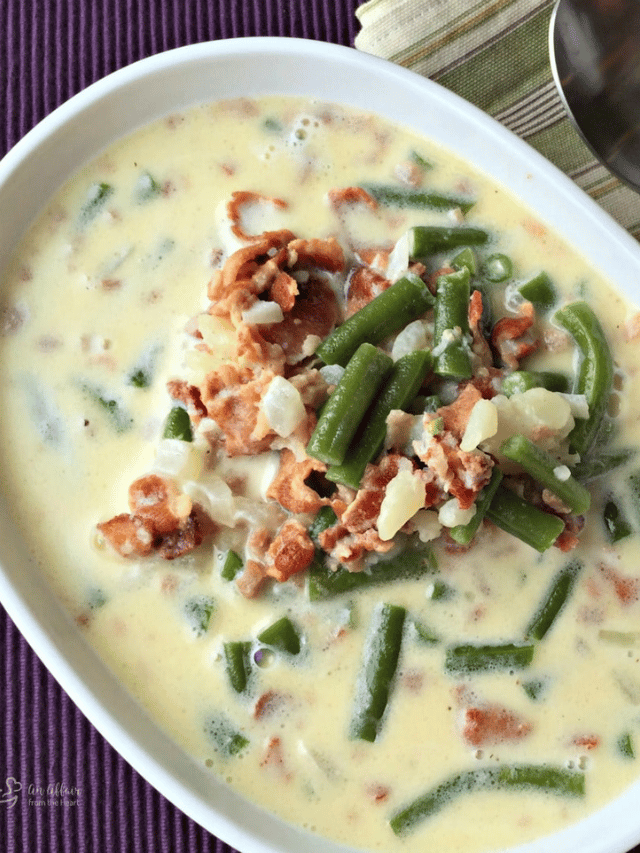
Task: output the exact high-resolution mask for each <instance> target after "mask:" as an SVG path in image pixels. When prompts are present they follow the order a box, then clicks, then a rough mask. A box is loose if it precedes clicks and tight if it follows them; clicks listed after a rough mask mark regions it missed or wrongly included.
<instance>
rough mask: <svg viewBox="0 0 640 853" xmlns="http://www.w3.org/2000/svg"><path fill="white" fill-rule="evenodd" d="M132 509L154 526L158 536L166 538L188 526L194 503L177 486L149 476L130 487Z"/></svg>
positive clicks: (141, 478)
mask: <svg viewBox="0 0 640 853" xmlns="http://www.w3.org/2000/svg"><path fill="white" fill-rule="evenodd" d="M129 509H130V510H131V512H132V513H133V515H135V516H137V517H138V518H140V519H143V521H144V522H145V524H148V525H149V526H150V529H151V530H153V532H154V535H156V536H163V535H164V534H166V533H171V532H172V531H174V530H176V529H178V528H180V527H181V526H183V525H184V524H185V522H186V520H187V518H188V517H189V514H190V513H191V509H192V503H191V499H190V498H189V497H188V496H187V495H185V494H184V493H183V492H181V491H180V489H178V487H177V486H176V485H175V483H172V482H171V481H170V480H166V479H165V478H164V477H159V476H158V475H157V474H147V475H146V476H144V477H139V478H138V479H137V480H134V482H133V483H132V484H131V485H130V486H129Z"/></svg>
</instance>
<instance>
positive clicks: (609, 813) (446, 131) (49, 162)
mask: <svg viewBox="0 0 640 853" xmlns="http://www.w3.org/2000/svg"><path fill="white" fill-rule="evenodd" d="M262 94H290V95H304V96H309V97H314V98H318V99H321V100H326V101H333V102H339V103H343V104H348V105H352V106H355V107H359V108H361V109H365V110H371V111H374V112H378V113H380V114H381V115H383V116H385V117H387V118H389V119H391V120H393V121H396V122H400V123H402V124H405V125H408V126H410V127H412V128H413V129H415V130H417V131H419V132H422V133H424V134H425V135H427V136H429V137H431V138H433V139H434V140H435V141H436V142H438V143H440V144H442V145H444V146H446V147H447V148H449V149H451V150H452V151H453V152H455V153H456V154H457V155H459V156H461V157H463V158H465V159H466V160H468V161H469V162H470V163H472V164H473V165H474V166H475V167H476V168H479V169H481V170H482V171H484V172H486V173H488V174H489V175H490V176H491V177H493V178H494V179H495V180H497V181H499V182H500V183H502V184H505V185H506V186H507V187H508V188H510V189H511V190H512V191H513V192H514V193H515V194H516V195H517V196H519V197H520V198H521V199H522V200H523V202H524V203H525V204H527V205H528V206H529V207H531V208H532V209H534V210H535V211H536V213H537V215H538V216H539V217H540V218H542V219H543V220H545V221H546V222H547V224H548V225H549V226H551V227H552V228H554V229H555V230H556V231H558V232H559V233H560V234H561V235H563V236H564V237H565V238H566V239H567V240H568V241H569V242H570V243H571V244H572V245H574V246H575V247H576V248H577V249H578V250H579V251H580V252H581V253H582V254H583V255H584V256H585V257H586V258H587V259H588V260H589V261H590V262H591V263H592V264H593V265H594V266H595V267H597V268H599V269H600V270H602V271H603V272H604V273H606V275H607V276H608V277H609V278H610V279H611V280H613V281H614V282H615V283H617V285H618V286H619V288H620V289H621V290H622V291H624V292H625V293H626V294H627V295H629V296H630V297H631V298H632V299H634V300H635V301H636V302H638V301H640V289H639V285H638V283H639V282H640V247H639V246H638V244H637V243H636V242H635V241H634V240H633V239H632V238H630V237H629V236H628V235H627V234H626V233H625V232H624V231H623V230H622V229H621V228H619V226H617V225H616V224H615V223H614V222H613V220H611V219H610V218H609V216H608V215H607V214H606V213H604V212H603V211H602V210H601V209H600V208H599V207H597V205H596V204H595V203H594V202H592V201H591V200H590V199H589V198H588V197H587V196H586V195H585V194H584V193H583V192H582V191H581V190H579V189H577V188H576V187H575V185H574V184H573V183H572V182H571V181H570V180H569V179H568V178H566V177H565V176H564V175H562V174H561V173H560V172H559V171H558V170H557V169H556V168H555V167H553V166H552V165H551V164H549V163H548V162H547V161H546V160H544V159H543V158H542V157H540V156H539V155H538V154H537V153H536V152H535V151H533V150H532V149H531V148H529V147H528V146H527V145H526V144H524V143H523V142H521V141H520V140H519V139H517V138H516V137H515V136H513V135H512V134H511V133H510V132H508V131H506V130H505V129H504V128H502V127H501V126H500V125H498V124H497V123H495V122H494V121H493V120H492V119H490V118H488V117H487V116H486V115H485V114H484V113H482V112H480V111H479V110H477V109H476V108H474V107H472V106H470V105H469V104H467V103H465V102H464V101H462V100H461V99H460V98H458V97H456V96H454V95H452V94H451V93H450V92H448V91H446V90H445V89H443V88H441V87H439V86H437V85H436V84H434V83H432V82H431V81H428V80H425V79H424V78H422V77H419V76H417V75H415V74H413V73H412V72H409V71H406V70H405V69H402V68H400V67H398V66H395V65H393V64H391V63H388V62H385V61H383V60H379V59H376V58H373V57H370V56H367V55H364V54H362V53H359V52H357V51H355V50H352V49H349V48H344V47H339V46H335V45H328V44H323V43H319V42H312V41H304V40H298V39H275V38H251V39H232V40H228V41H219V42H212V43H205V44H198V45H193V46H190V47H185V48H179V49H178V50H174V51H170V52H168V53H165V54H159V55H157V56H153V57H151V58H149V59H145V60H142V61H141V62H138V63H135V64H134V65H131V66H129V67H127V68H124V69H122V70H120V71H118V72H116V73H115V74H112V75H110V76H109V77H107V78H105V79H104V80H102V81H100V82H98V83H96V84H94V85H93V86H90V87H89V88H88V89H86V90H85V91H83V92H81V93H80V94H78V95H77V96H76V97H74V98H73V99H72V100H71V101H69V102H68V103H66V104H64V105H63V106H61V107H60V108H59V109H57V110H56V111H55V112H54V113H52V114H51V115H50V116H48V117H47V118H46V119H45V120H44V121H43V122H41V124H39V125H38V126H37V127H36V128H35V129H34V130H32V131H31V132H30V133H29V134H28V135H27V136H26V137H25V138H24V139H23V140H21V142H20V143H19V144H18V145H17V146H16V147H15V148H14V149H13V150H12V151H11V152H9V154H8V155H7V156H6V157H5V158H4V160H3V161H2V162H0V222H2V229H0V268H1V267H2V266H3V265H4V264H5V262H6V259H7V257H8V256H9V254H10V253H11V252H12V250H13V247H14V246H15V244H16V242H17V240H18V239H19V238H20V236H21V235H22V234H23V232H24V231H25V229H26V227H27V226H28V224H29V223H30V221H31V220H32V219H33V217H34V216H35V214H36V213H37V212H38V210H39V208H40V206H41V203H42V201H43V199H46V198H47V197H48V196H50V195H51V194H52V193H53V192H54V191H55V190H56V189H57V188H58V187H59V186H60V184H61V183H62V182H63V181H64V180H65V179H66V178H67V177H69V175H70V174H72V173H73V172H74V171H75V170H76V169H77V168H78V167H79V166H80V165H81V164H83V163H85V162H86V161H88V160H90V159H92V158H93V157H94V156H95V155H96V153H97V152H98V151H99V150H100V149H101V148H103V147H104V146H106V145H108V144H109V143H110V142H112V141H113V140H114V139H116V138H118V137H119V136H121V135H123V134H125V133H128V132H129V131H131V130H133V129H134V128H136V127H138V126H140V125H141V124H145V123H147V122H149V121H151V120H153V119H155V118H157V117H159V116H161V115H163V114H166V113H170V112H173V111H175V110H179V109H182V108H184V107H187V106H189V105H191V104H194V103H197V102H202V101H212V100H219V99H222V98H230V97H237V96H242V95H248V96H251V95H262ZM0 565H1V567H2V568H1V569H0V598H1V600H2V602H3V604H4V605H5V607H6V609H7V611H8V612H9V614H10V615H11V617H12V619H13V620H14V621H15V623H16V624H17V626H18V628H19V629H20V630H21V632H22V633H23V634H24V636H25V637H26V639H27V640H28V641H29V643H30V644H31V645H32V647H33V648H34V650H35V651H36V653H37V654H38V655H39V657H40V658H41V659H42V661H43V662H44V663H45V665H46V666H47V667H48V668H49V670H50V671H51V672H52V673H53V675H54V676H55V677H56V679H57V680H58V681H59V682H60V684H61V685H62V687H63V688H64V689H65V690H66V691H67V692H68V693H69V695H70V696H71V697H72V699H73V700H74V701H75V702H76V704H77V705H78V706H79V707H80V709H81V710H82V711H83V712H84V713H85V714H86V715H87V717H88V718H89V719H90V720H91V722H92V723H93V724H94V725H95V726H96V728H97V729H98V730H99V731H100V732H101V733H102V734H103V735H104V736H105V737H106V738H107V740H108V741H109V742H110V743H111V744H113V746H114V747H115V748H116V749H117V750H118V751H119V752H120V753H121V754H122V755H123V756H124V757H125V758H126V759H127V760H128V761H129V762H130V763H131V764H132V765H133V767H134V768H135V769H136V770H137V771H138V772H140V773H141V774H142V776H144V777H145V778H146V779H148V780H149V781H150V782H151V783H152V784H153V785H154V786H155V787H156V788H157V789H158V790H159V791H160V792H161V793H162V794H164V795H165V796H166V797H167V798H168V799H169V800H171V801H172V802H173V803H175V804H176V805H177V806H178V807H179V808H180V809H182V810H183V811H184V812H186V814H188V815H189V816H190V817H192V818H193V819H195V820H196V821H198V822H199V823H200V824H202V825H203V826H204V827H206V828H207V829H208V830H209V831H211V832H212V833H214V834H215V835H217V836H218V837H220V838H222V839H223V840H225V841H226V842H227V843H229V844H231V845H232V846H234V847H236V848H238V849H239V850H241V851H243V853H300V851H305V853H337V851H339V850H343V851H344V849H345V848H339V847H338V846H336V845H334V844H332V843H329V842H327V841H324V840H322V839H319V838H316V837H313V836H309V835H307V834H306V833H304V832H302V831H299V830H297V829H295V828H292V827H289V826H286V825H285V824H283V823H282V822H281V821H279V820H277V819H276V818H273V817H271V816H270V815H267V814H265V813H264V812H263V811H262V810H261V809H258V808H257V807H254V806H252V805H250V804H247V803H246V802H245V801H243V800H242V799H241V798H240V797H238V796H237V795H236V794H234V793H233V792H232V791H230V790H229V789H228V788H227V787H226V786H225V785H224V784H222V783H219V782H217V780H216V779H215V778H213V777H212V776H211V774H210V773H208V772H205V770H204V769H203V768H200V767H199V766H197V765H196V764H195V763H194V762H193V761H191V760H190V759H189V758H187V757H186V756H185V755H184V754H183V753H182V751H181V750H180V749H178V748H177V747H176V746H175V745H174V744H173V743H172V742H171V741H170V740H169V739H168V738H167V737H166V736H165V735H164V734H163V733H162V732H161V731H159V730H158V728H157V727H156V726H154V725H153V724H151V723H150V721H149V719H148V718H147V716H146V714H145V713H144V712H143V711H142V710H141V709H140V708H139V706H138V705H137V704H136V703H135V702H134V701H133V700H132V699H131V698H130V697H129V695H128V694H127V692H126V691H125V690H124V689H123V688H122V687H121V686H120V685H119V683H118V682H117V681H116V680H115V679H114V678H113V676H111V674H110V673H109V672H108V671H107V670H106V668H105V667H104V666H103V664H102V663H101V662H100V661H99V660H98V659H97V658H96V656H95V654H94V653H93V652H92V650H91V649H90V648H89V646H88V645H87V644H86V642H85V641H84V639H83V637H82V636H81V634H80V633H79V631H78V630H77V629H76V628H75V626H74V625H73V623H72V621H71V619H70V618H69V617H68V616H67V614H66V613H65V612H64V611H63V609H62V607H61V606H60V605H59V604H58V602H57V601H56V600H55V599H54V598H53V596H52V594H51V592H50V591H49V589H48V588H47V586H46V584H45V583H44V582H43V581H42V580H41V578H40V577H39V576H38V575H37V573H36V572H35V571H34V570H33V568H32V567H31V565H30V563H29V560H28V558H27V555H26V549H25V547H24V544H23V543H22V542H21V540H20V538H19V536H18V535H17V534H16V532H15V531H14V530H13V528H12V525H11V523H10V521H9V520H8V516H7V513H6V508H5V507H4V506H3V505H2V504H1V502H0ZM639 805H640V781H639V782H638V783H636V784H635V785H634V786H632V788H630V789H629V790H628V791H627V792H626V793H624V794H623V795H622V796H621V797H619V798H618V799H617V800H616V801H614V802H613V803H611V804H610V805H609V806H607V807H606V808H605V809H603V810H602V811H600V812H599V813H597V814H595V815H593V816H591V817H590V818H589V819H587V820H585V821H583V822H582V823H580V824H578V825H575V826H573V827H570V828H569V829H567V830H565V831H564V832H562V833H560V834H558V835H556V836H553V837H552V838H547V839H543V840H541V841H539V842H537V843H534V844H528V845H526V846H522V847H519V848H517V851H518V853H551V851H553V853H559V851H561V853H625V851H627V850H629V849H630V848H631V847H633V845H634V844H636V843H638V842H640V808H639Z"/></svg>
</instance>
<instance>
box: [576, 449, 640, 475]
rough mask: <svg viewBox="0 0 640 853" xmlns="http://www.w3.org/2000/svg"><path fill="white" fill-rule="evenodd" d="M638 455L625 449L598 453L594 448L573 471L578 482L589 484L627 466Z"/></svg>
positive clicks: (634, 451)
mask: <svg viewBox="0 0 640 853" xmlns="http://www.w3.org/2000/svg"><path fill="white" fill-rule="evenodd" d="M636 453H637V451H636V450H631V449H624V448H623V449H621V450H598V451H596V450H595V448H594V449H592V450H591V452H590V453H589V454H588V455H587V456H586V457H585V458H584V459H581V460H580V462H577V463H576V464H575V465H573V466H572V469H571V471H572V473H573V476H574V477H575V478H576V480H580V482H581V483H588V482H590V481H591V480H595V479H597V478H598V477H603V476H604V475H605V474H608V473H609V472H610V471H614V470H615V469H616V468H620V467H621V466H622V465H626V464H627V462H629V461H630V460H631V459H632V458H633V457H634V456H635V455H636Z"/></svg>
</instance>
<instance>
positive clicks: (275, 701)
mask: <svg viewBox="0 0 640 853" xmlns="http://www.w3.org/2000/svg"><path fill="white" fill-rule="evenodd" d="M290 701H291V696H290V695H289V694H288V693H278V692H277V691H275V690H267V691H266V693H262V694H261V695H260V696H259V697H258V698H257V700H256V703H255V705H254V706H253V716H254V717H255V719H256V720H262V719H263V718H264V717H271V716H273V715H274V714H277V713H278V712H279V711H281V710H282V708H284V707H285V706H286V705H287V703H288V702H290Z"/></svg>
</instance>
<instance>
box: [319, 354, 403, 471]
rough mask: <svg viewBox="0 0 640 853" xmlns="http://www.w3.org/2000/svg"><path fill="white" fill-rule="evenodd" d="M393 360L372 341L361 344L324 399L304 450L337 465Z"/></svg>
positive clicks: (341, 459) (388, 371)
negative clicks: (334, 386)
mask: <svg viewBox="0 0 640 853" xmlns="http://www.w3.org/2000/svg"><path fill="white" fill-rule="evenodd" d="M392 367H393V361H392V360H391V358H390V357H389V356H388V355H386V353H384V352H382V350H379V349H378V348H377V347H375V346H373V344H361V345H360V346H359V347H358V349H357V350H356V352H355V354H354V355H353V357H352V358H351V360H350V361H349V364H348V365H347V366H346V368H345V371H344V373H343V374H342V378H341V379H340V382H338V384H337V385H336V388H335V390H334V392H333V394H332V395H331V396H330V397H329V399H328V400H327V403H326V405H325V406H324V408H323V410H322V414H321V415H320V418H319V419H318V422H317V424H316V427H315V429H314V431H313V433H312V435H311V438H310V440H309V444H308V445H307V453H308V454H309V456H313V457H314V458H315V459H319V460H320V461H321V462H326V464H327V465H340V464H341V463H342V462H343V461H344V458H345V456H346V454H347V451H348V449H349V445H350V444H351V440H352V439H353V437H354V435H355V434H356V431H357V429H358V426H359V425H360V423H361V421H362V419H363V418H364V416H365V414H366V412H367V409H368V408H369V405H370V404H371V402H372V401H373V399H374V397H375V396H376V394H377V393H378V391H379V389H380V387H381V385H382V384H383V382H384V381H385V380H386V378H387V376H388V375H389V373H390V372H391V369H392Z"/></svg>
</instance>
